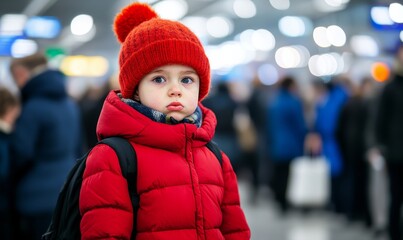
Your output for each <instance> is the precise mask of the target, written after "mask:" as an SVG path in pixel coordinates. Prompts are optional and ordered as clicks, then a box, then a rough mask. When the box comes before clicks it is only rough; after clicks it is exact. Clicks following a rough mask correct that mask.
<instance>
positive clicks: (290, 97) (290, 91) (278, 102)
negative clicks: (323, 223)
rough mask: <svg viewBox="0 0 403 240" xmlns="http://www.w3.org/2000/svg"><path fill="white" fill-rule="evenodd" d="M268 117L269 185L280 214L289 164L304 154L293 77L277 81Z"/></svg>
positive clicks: (301, 114) (303, 132)
mask: <svg viewBox="0 0 403 240" xmlns="http://www.w3.org/2000/svg"><path fill="white" fill-rule="evenodd" d="M267 114H268V115H267V116H268V119H269V121H268V122H269V125H268V129H267V135H268V146H269V148H270V150H269V153H270V160H271V161H272V167H273V170H272V172H273V175H272V180H271V183H272V184H271V186H272V190H273V192H274V196H275V199H276V200H277V202H278V203H279V205H280V209H281V211H282V213H285V212H286V211H287V210H288V208H289V206H288V202H287V199H286V191H287V187H288V178H289V172H290V164H291V161H292V160H294V159H295V158H296V157H300V156H302V155H303V154H304V140H305V135H306V133H307V127H306V122H305V118H304V111H303V107H302V100H301V98H300V96H299V95H298V87H297V83H296V81H295V79H294V78H293V77H291V76H286V77H284V78H283V79H282V80H280V82H279V89H278V92H277V93H276V95H275V96H274V97H273V100H272V101H271V103H270V104H269V106H268V111H267Z"/></svg>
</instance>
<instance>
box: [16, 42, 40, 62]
mask: <svg viewBox="0 0 403 240" xmlns="http://www.w3.org/2000/svg"><path fill="white" fill-rule="evenodd" d="M36 51H38V44H37V43H36V42H35V41H33V40H31V39H17V40H15V41H14V43H13V45H12V46H11V56H13V57H15V58H21V57H25V56H29V55H31V54H34V53H35V52H36Z"/></svg>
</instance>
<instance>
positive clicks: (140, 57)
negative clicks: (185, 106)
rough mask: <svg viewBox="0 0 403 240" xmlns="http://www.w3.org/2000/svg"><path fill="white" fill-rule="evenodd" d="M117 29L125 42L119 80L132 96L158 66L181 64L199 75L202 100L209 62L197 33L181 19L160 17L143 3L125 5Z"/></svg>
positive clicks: (128, 94)
mask: <svg viewBox="0 0 403 240" xmlns="http://www.w3.org/2000/svg"><path fill="white" fill-rule="evenodd" d="M114 31H115V33H116V36H117V38H118V40H119V42H120V43H121V44H122V48H121V50H120V55H119V65H120V73H119V84H120V88H121V92H122V95H123V97H124V98H132V97H133V94H134V91H135V89H136V87H137V85H138V84H139V82H140V80H141V79H142V78H143V77H144V76H145V75H147V74H148V73H150V72H151V71H152V70H154V69H155V68H157V67H160V66H163V65H167V64H182V65H186V66H189V67H192V68H193V69H194V70H195V71H196V73H197V74H198V76H199V78H200V89H199V101H201V100H202V99H203V98H204V97H206V96H207V94H208V91H209V89H210V64H209V60H208V58H207V56H206V54H205V52H204V49H203V46H202V44H201V42H200V41H199V39H198V38H197V37H196V35H195V34H194V33H193V32H192V31H191V30H190V29H188V28H187V27H186V26H185V25H183V24H181V23H180V22H176V21H170V20H165V19H161V18H159V17H158V15H157V13H156V12H155V11H154V10H153V9H151V7H150V6H149V5H147V4H144V3H138V2H136V3H133V4H131V5H129V6H127V7H125V8H124V9H123V10H122V11H121V12H120V13H119V14H118V15H117V16H116V18H115V24H114Z"/></svg>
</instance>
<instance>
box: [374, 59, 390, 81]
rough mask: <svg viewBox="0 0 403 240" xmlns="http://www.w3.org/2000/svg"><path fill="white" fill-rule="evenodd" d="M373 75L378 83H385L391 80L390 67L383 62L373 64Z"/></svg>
mask: <svg viewBox="0 0 403 240" xmlns="http://www.w3.org/2000/svg"><path fill="white" fill-rule="evenodd" d="M371 75H372V77H373V78H374V79H375V80H376V81H378V82H384V81H386V80H387V79H388V78H389V75H390V69H389V67H388V65H386V64H385V63H382V62H376V63H374V64H372V67H371Z"/></svg>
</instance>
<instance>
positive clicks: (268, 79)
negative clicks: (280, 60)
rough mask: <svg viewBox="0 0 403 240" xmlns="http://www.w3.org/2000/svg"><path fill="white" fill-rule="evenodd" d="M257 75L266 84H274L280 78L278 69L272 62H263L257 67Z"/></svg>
mask: <svg viewBox="0 0 403 240" xmlns="http://www.w3.org/2000/svg"><path fill="white" fill-rule="evenodd" d="M257 75H258V77H259V79H260V81H261V82H262V83H263V84H264V85H267V86H269V85H273V84H275V83H276V82H277V81H278V79H279V74H278V71H277V69H276V68H275V67H274V66H273V65H271V64H268V63H266V64H263V65H261V66H260V67H259V68H258V69H257Z"/></svg>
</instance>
